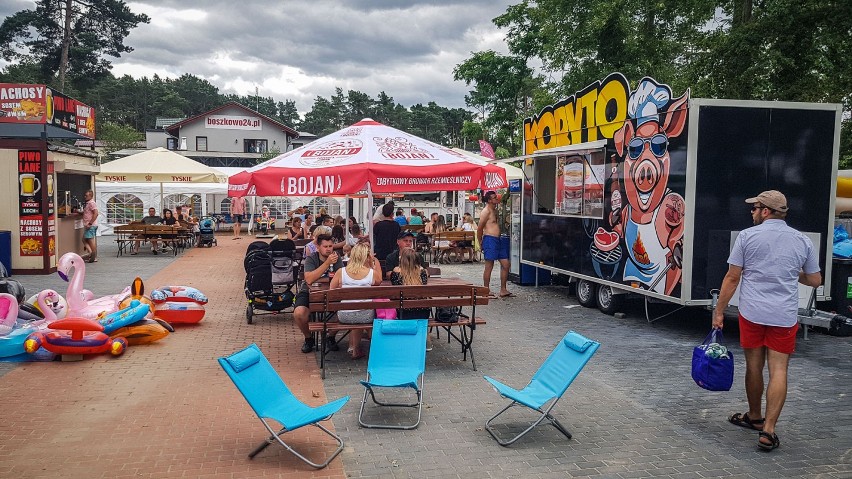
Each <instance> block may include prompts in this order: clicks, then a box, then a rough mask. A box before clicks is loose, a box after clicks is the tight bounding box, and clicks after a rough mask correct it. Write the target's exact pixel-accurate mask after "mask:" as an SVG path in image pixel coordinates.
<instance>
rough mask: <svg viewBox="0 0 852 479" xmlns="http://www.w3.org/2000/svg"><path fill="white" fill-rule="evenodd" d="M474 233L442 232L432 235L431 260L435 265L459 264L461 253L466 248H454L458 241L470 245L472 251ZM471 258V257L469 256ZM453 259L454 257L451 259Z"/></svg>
mask: <svg viewBox="0 0 852 479" xmlns="http://www.w3.org/2000/svg"><path fill="white" fill-rule="evenodd" d="M475 235H476V232H475V231H442V232H440V233H435V234H433V235H432V258H433V262H435V263H450V262H453V263H461V257H462V256H461V253H462V251H463V250H465V249H467V248H460V247H458V246H456V243H457V242H459V241H467V242H469V243H470V246H469V248H470V249H471V251H472V250H473V243H474V239H475ZM471 256H473V255H472V254H471ZM453 257H455V258H454V259H453Z"/></svg>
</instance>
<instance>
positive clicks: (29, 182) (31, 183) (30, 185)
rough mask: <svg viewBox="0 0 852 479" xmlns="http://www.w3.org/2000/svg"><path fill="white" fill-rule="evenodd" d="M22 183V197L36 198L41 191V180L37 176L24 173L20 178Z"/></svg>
mask: <svg viewBox="0 0 852 479" xmlns="http://www.w3.org/2000/svg"><path fill="white" fill-rule="evenodd" d="M19 180H20V182H21V195H22V196H35V194H36V193H38V192H39V191H40V190H41V180H39V179H38V178H36V175H33V174H31V173H24V174H22V175H21V176H20V178H19Z"/></svg>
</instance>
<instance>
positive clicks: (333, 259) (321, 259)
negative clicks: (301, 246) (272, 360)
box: [293, 234, 343, 353]
mask: <svg viewBox="0 0 852 479" xmlns="http://www.w3.org/2000/svg"><path fill="white" fill-rule="evenodd" d="M316 241H317V252H316V253H314V254H311V255H309V256H308V257H306V258H305V261H304V262H303V263H302V270H303V272H304V281H302V283H301V284H300V285H299V292H298V293H297V294H296V303H295V306H296V307H295V309H293V320H294V321H295V322H296V325H297V326H298V327H299V330H300V331H301V332H302V334H303V335H304V336H305V344H303V345H302V352H303V353H309V352H311V351H313V350H314V343H313V340H312V338H311V332H310V331H308V320H309V319H310V316H311V312H310V309H309V305H310V285H311V283H314V282H316V281H318V280H319V279H320V278H329V279H330V278H331V277H333V276H334V274H336V273H337V272H338V271H340V270H341V269H343V260H342V259H340V257H339V256H338V255H337V253H335V252H334V240H332V239H331V235H326V234H321V235H319V236H317V240H316ZM328 347H329V349H330V350H332V351H336V350H337V341H335V340H334V337H331V336H329V338H328Z"/></svg>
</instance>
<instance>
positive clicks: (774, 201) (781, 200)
mask: <svg viewBox="0 0 852 479" xmlns="http://www.w3.org/2000/svg"><path fill="white" fill-rule="evenodd" d="M745 202H746V203H760V204H762V205H763V206H766V207H767V208H771V209H773V210H775V211H780V212H782V213H785V212H786V211H787V197H786V196H784V193H781V192H780V191H778V190H769V191H764V192H763V193H761V194H759V195H757V196H755V197H754V198H749V199H747V200H745Z"/></svg>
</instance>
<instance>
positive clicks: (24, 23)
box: [0, 0, 150, 91]
mask: <svg viewBox="0 0 852 479" xmlns="http://www.w3.org/2000/svg"><path fill="white" fill-rule="evenodd" d="M149 21H150V20H149V18H148V16H147V15H144V14H134V13H133V12H131V11H130V8H129V7H128V6H127V5H126V4H125V3H124V2H123V1H122V0H38V1H37V2H36V8H35V9H34V10H29V9H27V10H21V11H19V12H17V13H14V14H12V15H11V16H9V17H7V18H6V19H5V20H4V21H3V23H2V24H0V55H2V57H3V58H4V59H5V60H7V61H10V62H15V61H20V60H28V61H30V62H36V63H37V64H39V65H41V66H42V73H43V75H44V77H45V78H53V76H54V75H57V76H58V83H59V89H60V90H63V91H65V77H66V74H70V75H71V76H72V77H74V78H75V79H77V80H80V81H81V83H85V82H88V81H91V80H92V79H94V78H101V77H103V76H104V75H106V74H108V72H109V70H110V68H112V65H111V63H110V62H109V61H108V60H106V59H105V58H103V57H104V56H105V55H108V56H111V57H115V58H118V57H120V56H121V54H122V53H126V52H130V51H133V49H132V48H131V47H129V46H127V45H125V44H124V39H125V38H126V37H127V35H129V34H130V30H131V29H133V28H135V27H136V26H137V25H139V24H140V23H148V22H149Z"/></svg>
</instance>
